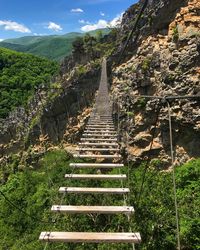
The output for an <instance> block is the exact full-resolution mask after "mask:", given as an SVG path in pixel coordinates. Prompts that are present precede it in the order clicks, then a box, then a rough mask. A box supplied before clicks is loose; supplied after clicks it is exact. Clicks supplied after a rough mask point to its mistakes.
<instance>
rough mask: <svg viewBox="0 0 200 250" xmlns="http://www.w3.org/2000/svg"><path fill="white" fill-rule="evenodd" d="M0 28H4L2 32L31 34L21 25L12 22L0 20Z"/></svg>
mask: <svg viewBox="0 0 200 250" xmlns="http://www.w3.org/2000/svg"><path fill="white" fill-rule="evenodd" d="M0 26H3V27H4V30H12V31H16V32H21V33H31V31H30V29H29V28H27V27H26V26H24V25H23V24H19V23H17V22H13V21H9V20H8V21H7V20H0Z"/></svg>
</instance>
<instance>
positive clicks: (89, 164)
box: [69, 163, 124, 168]
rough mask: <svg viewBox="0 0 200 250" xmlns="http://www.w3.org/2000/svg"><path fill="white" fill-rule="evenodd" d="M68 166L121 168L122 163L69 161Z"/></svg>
mask: <svg viewBox="0 0 200 250" xmlns="http://www.w3.org/2000/svg"><path fill="white" fill-rule="evenodd" d="M69 166H70V167H75V168H87V167H89V168H121V167H124V164H119V163H70V164H69Z"/></svg>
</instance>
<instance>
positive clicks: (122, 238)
mask: <svg viewBox="0 0 200 250" xmlns="http://www.w3.org/2000/svg"><path fill="white" fill-rule="evenodd" d="M39 240H41V241H46V242H74V243H140V242H141V236H140V233H94V232H42V233H41V234H40V237H39ZM108 249H109V248H108Z"/></svg>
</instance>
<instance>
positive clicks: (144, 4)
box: [117, 0, 149, 64]
mask: <svg viewBox="0 0 200 250" xmlns="http://www.w3.org/2000/svg"><path fill="white" fill-rule="evenodd" d="M148 2H149V0H145V1H144V3H143V5H142V7H141V9H140V11H139V14H138V16H137V18H136V20H135V22H134V25H133V28H132V30H131V31H130V33H129V35H128V38H127V40H126V43H125V45H124V47H123V50H122V51H121V53H120V55H119V59H118V61H117V64H119V63H120V62H121V58H122V56H123V54H124V52H125V50H126V48H127V46H128V43H129V41H130V39H131V37H132V35H133V33H134V32H135V30H136V28H137V25H138V23H139V21H140V19H141V17H142V14H143V12H144V10H145V9H146V7H147V5H148Z"/></svg>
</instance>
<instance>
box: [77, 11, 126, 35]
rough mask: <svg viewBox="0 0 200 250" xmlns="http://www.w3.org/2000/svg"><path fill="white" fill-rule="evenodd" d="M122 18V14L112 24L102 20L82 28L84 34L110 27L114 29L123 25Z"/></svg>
mask: <svg viewBox="0 0 200 250" xmlns="http://www.w3.org/2000/svg"><path fill="white" fill-rule="evenodd" d="M122 16H123V13H121V14H120V15H117V16H116V17H115V18H114V19H113V20H112V21H110V22H108V21H106V20H102V19H100V20H99V21H98V22H97V23H94V24H88V25H85V26H83V27H81V30H82V31H83V32H89V31H92V30H96V29H104V28H108V27H111V28H114V27H116V26H118V25H120V24H121V21H122Z"/></svg>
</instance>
